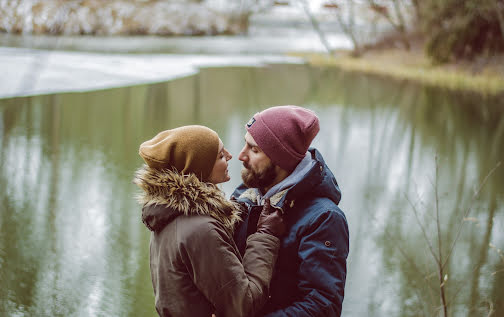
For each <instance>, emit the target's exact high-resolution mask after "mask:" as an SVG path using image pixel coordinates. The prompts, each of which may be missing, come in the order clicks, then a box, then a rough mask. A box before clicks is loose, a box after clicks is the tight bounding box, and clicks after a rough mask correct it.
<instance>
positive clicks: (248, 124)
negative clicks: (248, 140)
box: [247, 117, 256, 128]
mask: <svg viewBox="0 0 504 317" xmlns="http://www.w3.org/2000/svg"><path fill="white" fill-rule="evenodd" d="M254 122H256V119H255V118H254V117H252V118H250V120H249V122H247V127H249V128H250V127H251V126H252V125H253V124H254Z"/></svg>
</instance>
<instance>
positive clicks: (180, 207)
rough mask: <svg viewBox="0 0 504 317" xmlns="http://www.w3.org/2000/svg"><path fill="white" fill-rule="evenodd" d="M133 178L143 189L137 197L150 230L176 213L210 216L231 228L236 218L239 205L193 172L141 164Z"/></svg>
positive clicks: (143, 219)
mask: <svg viewBox="0 0 504 317" xmlns="http://www.w3.org/2000/svg"><path fill="white" fill-rule="evenodd" d="M133 182H134V183H135V184H136V185H138V187H140V188H141V189H142V190H143V192H142V193H140V194H139V195H138V196H137V200H138V202H139V203H141V204H142V205H143V208H142V221H143V223H144V224H145V226H146V227H147V228H148V229H149V230H151V231H161V230H162V229H163V228H164V227H165V226H166V225H167V224H168V223H170V222H171V221H172V220H173V219H175V218H176V217H178V216H180V215H185V216H190V215H206V216H210V217H213V218H215V219H217V220H218V221H220V222H221V223H222V224H223V225H224V226H225V227H226V228H228V229H229V230H231V231H232V230H233V228H234V225H235V223H236V222H237V221H239V220H240V207H239V205H238V204H237V203H235V202H232V201H229V200H227V199H226V198H225V197H224V193H223V192H222V191H221V190H220V189H219V188H218V187H217V186H216V185H214V184H211V183H205V182H202V181H200V180H199V179H198V178H197V177H196V175H194V174H188V175H182V174H180V173H178V172H177V171H176V170H168V169H164V170H157V169H153V168H150V167H148V166H147V165H144V166H143V167H142V168H140V169H139V170H138V171H137V172H136V174H135V178H134V180H133Z"/></svg>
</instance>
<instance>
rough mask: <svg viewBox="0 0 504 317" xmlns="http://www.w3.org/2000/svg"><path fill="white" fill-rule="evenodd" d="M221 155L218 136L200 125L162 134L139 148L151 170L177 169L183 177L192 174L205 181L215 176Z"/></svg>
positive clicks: (166, 131)
mask: <svg viewBox="0 0 504 317" xmlns="http://www.w3.org/2000/svg"><path fill="white" fill-rule="evenodd" d="M218 151H219V136H218V135H217V133H216V132H215V131H213V130H212V129H210V128H207V127H204V126H200V125H190V126H183V127H179V128H176V129H172V130H165V131H162V132H159V133H158V134H157V135H156V136H155V137H154V138H152V139H150V140H148V141H145V142H143V143H142V144H141V145H140V148H139V154H140V156H141V157H142V158H143V160H144V161H145V163H146V164H147V165H148V166H149V167H151V168H155V169H165V168H168V169H173V168H175V169H176V170H177V171H178V172H179V173H181V174H189V173H193V174H195V175H196V176H197V177H198V178H199V179H201V180H203V181H204V180H206V179H207V178H208V177H209V176H210V174H211V173H212V170H213V166H214V164H215V161H216V159H217V153H218Z"/></svg>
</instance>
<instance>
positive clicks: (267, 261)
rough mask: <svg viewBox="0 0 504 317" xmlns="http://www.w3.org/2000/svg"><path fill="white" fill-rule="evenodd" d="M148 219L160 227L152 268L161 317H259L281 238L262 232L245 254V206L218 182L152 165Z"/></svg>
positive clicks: (144, 173) (143, 198)
mask: <svg viewBox="0 0 504 317" xmlns="http://www.w3.org/2000/svg"><path fill="white" fill-rule="evenodd" d="M134 182H135V183H136V184H137V185H138V186H140V187H141V188H142V189H143V191H144V192H143V193H142V194H141V195H140V197H139V200H140V202H141V203H142V204H143V206H144V207H143V209H142V220H143V222H144V224H145V225H146V226H147V228H149V230H151V231H152V233H151V240H150V269H151V277H152V285H153V287H154V295H155V304H156V310H157V312H158V314H159V315H160V316H211V314H212V313H214V314H216V315H217V317H221V316H230V317H231V316H232V317H236V316H253V315H254V314H255V313H256V312H258V311H259V310H260V309H261V308H262V306H263V305H264V303H265V302H266V300H267V297H268V289H269V283H270V280H271V277H272V274H273V267H274V265H275V262H276V258H277V253H278V249H279V246H280V241H279V239H278V238H276V237H274V236H271V235H268V234H264V233H255V234H252V235H250V236H249V238H248V239H247V248H246V252H245V254H244V256H243V258H242V257H241V255H240V253H239V252H238V249H237V248H236V245H235V243H234V241H233V238H232V230H233V227H234V225H235V223H236V222H237V221H239V220H240V217H239V209H238V207H237V205H235V204H234V203H232V202H230V201H228V200H226V199H225V197H224V195H223V193H222V191H220V190H219V189H218V188H217V186H215V185H213V184H209V183H204V182H201V181H199V180H198V179H197V178H196V177H195V176H193V175H189V176H187V175H186V176H182V175H180V174H179V173H177V172H175V171H168V170H164V171H158V170H155V169H151V168H149V167H147V166H144V167H143V168H142V169H140V170H139V171H138V172H137V174H136V176H135V180H134Z"/></svg>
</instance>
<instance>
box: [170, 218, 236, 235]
mask: <svg viewBox="0 0 504 317" xmlns="http://www.w3.org/2000/svg"><path fill="white" fill-rule="evenodd" d="M177 234H178V236H179V239H181V240H188V239H195V238H199V239H206V238H209V237H210V236H212V235H216V234H217V235H224V236H225V237H230V238H232V236H231V234H230V233H229V232H228V230H226V228H225V226H224V224H222V223H221V222H220V221H219V220H217V219H215V218H213V217H211V216H208V215H191V216H179V217H177Z"/></svg>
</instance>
